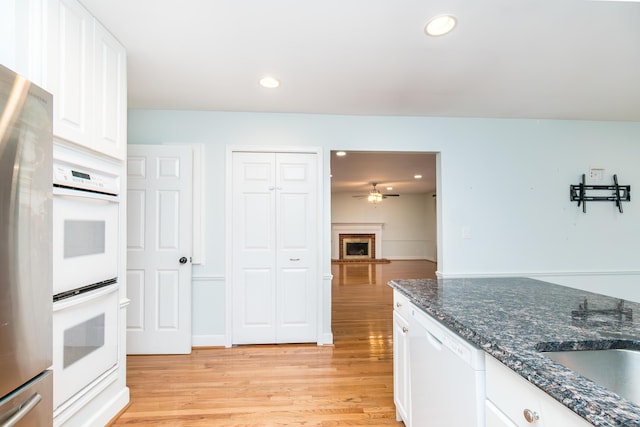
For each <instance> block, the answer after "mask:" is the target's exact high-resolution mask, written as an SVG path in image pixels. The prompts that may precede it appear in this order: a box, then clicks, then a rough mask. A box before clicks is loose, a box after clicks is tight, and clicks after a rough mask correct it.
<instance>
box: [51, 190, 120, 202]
mask: <svg viewBox="0 0 640 427" xmlns="http://www.w3.org/2000/svg"><path fill="white" fill-rule="evenodd" d="M53 195H54V196H56V197H73V198H78V199H94V200H104V201H106V202H111V203H118V196H112V195H109V194H101V193H94V192H91V191H82V190H72V189H69V188H60V187H53Z"/></svg>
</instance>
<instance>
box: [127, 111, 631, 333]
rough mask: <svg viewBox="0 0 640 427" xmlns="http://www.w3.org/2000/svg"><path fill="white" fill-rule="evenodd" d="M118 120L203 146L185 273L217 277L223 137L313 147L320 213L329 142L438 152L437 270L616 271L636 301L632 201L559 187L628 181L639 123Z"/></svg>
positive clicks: (245, 117) (235, 117)
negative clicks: (579, 196)
mask: <svg viewBox="0 0 640 427" xmlns="http://www.w3.org/2000/svg"><path fill="white" fill-rule="evenodd" d="M128 126H129V131H128V132H129V143H130V144H162V143H201V144H204V145H205V146H206V148H205V153H206V171H205V173H206V194H207V195H208V196H207V199H206V200H205V206H206V234H207V235H206V239H205V240H206V256H207V263H206V265H202V266H194V276H195V277H199V276H204V277H223V276H224V268H225V253H224V248H225V246H224V239H223V236H224V235H225V234H224V212H225V207H224V198H223V194H224V191H225V153H226V151H225V150H226V146H227V145H258V146H274V145H293V146H301V145H310V146H317V147H322V148H323V149H324V151H325V152H324V156H325V159H324V160H325V161H324V168H325V175H326V178H325V187H326V188H325V191H324V193H325V194H324V199H325V203H326V207H325V209H327V212H329V211H328V207H329V206H330V188H329V185H328V183H329V181H328V179H329V178H328V174H329V170H328V168H329V164H330V163H329V157H328V156H329V151H330V150H336V149H344V150H367V151H377V150H380V151H430V152H440V159H439V166H440V171H439V173H440V176H439V179H438V185H439V188H438V203H439V205H438V209H439V211H438V212H439V214H438V216H439V220H440V223H439V225H438V230H439V234H440V238H441V244H440V247H439V252H438V257H439V266H438V267H439V270H440V272H441V273H442V274H444V275H445V276H447V275H448V276H454V275H479V274H482V275H504V274H519V275H534V276H535V275H539V274H549V275H550V276H553V277H554V278H558V279H557V280H556V281H558V282H562V281H563V280H562V277H568V278H572V280H566V282H567V283H569V282H570V283H569V284H571V285H572V286H579V282H580V281H579V280H578V283H577V284H576V282H575V280H573V279H575V277H580V275H581V274H587V275H588V276H589V277H591V276H593V275H598V277H599V279H598V280H597V283H595V285H594V284H591V285H590V286H591V287H592V288H593V287H595V288H596V289H597V290H599V291H601V292H603V293H607V291H608V290H609V289H610V288H614V287H613V286H610V285H609V284H610V283H613V282H617V281H620V280H623V281H624V283H623V284H622V285H619V284H618V285H616V286H615V289H616V291H615V292H620V291H619V290H618V289H619V288H620V287H622V288H623V289H624V291H623V292H625V293H626V294H625V295H626V296H627V297H629V296H630V297H632V298H635V299H636V300H640V283H638V284H636V283H637V278H638V275H639V274H640V207H639V206H638V204H637V202H635V201H633V200H632V201H631V202H630V203H625V204H624V210H625V212H624V214H620V213H618V212H617V211H616V209H615V206H614V205H613V203H591V204H589V205H588V206H587V214H583V213H582V210H581V209H579V208H577V206H576V204H575V203H571V202H569V185H570V184H577V183H578V180H579V177H580V175H581V174H582V173H588V170H589V168H590V167H602V168H605V169H606V172H605V183H608V182H610V181H611V175H612V174H613V173H616V174H618V178H619V182H620V184H630V185H632V187H633V188H638V185H639V184H640V168H639V167H638V160H639V159H640V123H637V122H633V123H631V122H586V121H559V120H558V121H554V120H516V119H462V118H422V117H364V116H331V115H301V114H270V113H225V112H206V111H156V110H130V111H129V121H128ZM327 217H329V215H328V213H327ZM329 222H330V219H328V220H327V224H323V229H324V232H325V234H326V239H327V244H326V248H325V254H326V258H327V260H328V259H329V258H330V243H329V242H330V225H329ZM463 229H464V230H467V231H468V234H469V235H470V238H468V239H464V238H463V233H462V230H463ZM329 266H330V263H329V262H326V264H325V266H324V269H325V271H324V272H323V273H324V274H329V273H330V270H329ZM601 274H604V276H600V275H601ZM194 316H196V317H197V316H198V315H194ZM206 316H209V317H207V318H206V323H207V324H209V325H210V326H209V327H208V330H207V331H208V332H211V333H212V334H215V333H219V332H220V331H222V330H223V329H224V325H222V326H221V325H220V324H219V319H218V320H217V321H211V317H210V316H216V314H206ZM221 319H222V317H221ZM202 322H204V320H203V321H202ZM202 322H200V321H198V320H197V319H195V317H194V323H198V324H200V323H202ZM196 327H197V326H194V328H196ZM203 333H205V332H203Z"/></svg>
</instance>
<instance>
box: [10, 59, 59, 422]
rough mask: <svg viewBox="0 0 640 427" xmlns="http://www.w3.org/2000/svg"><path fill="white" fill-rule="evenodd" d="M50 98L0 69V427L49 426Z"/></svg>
mask: <svg viewBox="0 0 640 427" xmlns="http://www.w3.org/2000/svg"><path fill="white" fill-rule="evenodd" d="M52 144H53V143H52V96H51V94H49V93H48V92H46V91H44V90H42V89H41V88H39V87H37V86H36V85H34V84H32V83H31V82H29V81H28V80H25V79H24V78H22V77H21V76H19V75H17V74H15V73H13V72H12V71H10V70H9V69H7V68H5V67H3V66H1V65H0V426H2V427H5V426H7V427H8V426H21V427H23V426H24V427H26V426H29V427H30V426H37V427H40V426H50V425H52V424H53V403H52V394H53V388H52V383H53V382H52V378H53V375H52V373H51V371H49V370H47V369H48V368H49V367H50V366H51V357H52V342H51V341H52V321H51V318H52V278H51V274H52V256H51V247H52V244H51V235H52V230H51V227H52V219H51V206H52V199H51V197H52V175H53V173H52V163H51V156H52Z"/></svg>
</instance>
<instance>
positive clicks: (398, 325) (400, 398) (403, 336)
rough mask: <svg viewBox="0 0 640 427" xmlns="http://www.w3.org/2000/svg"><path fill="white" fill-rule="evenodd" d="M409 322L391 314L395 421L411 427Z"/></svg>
mask: <svg viewBox="0 0 640 427" xmlns="http://www.w3.org/2000/svg"><path fill="white" fill-rule="evenodd" d="M408 333H409V322H408V321H407V319H405V318H404V317H402V316H401V315H400V313H399V312H398V311H397V310H395V311H394V312H393V400H394V403H395V404H396V420H397V421H404V424H405V426H406V427H410V426H411V420H410V419H409V415H410V413H411V410H410V408H409V405H410V402H411V398H410V383H409V377H410V376H409V340H408V338H407V334H408Z"/></svg>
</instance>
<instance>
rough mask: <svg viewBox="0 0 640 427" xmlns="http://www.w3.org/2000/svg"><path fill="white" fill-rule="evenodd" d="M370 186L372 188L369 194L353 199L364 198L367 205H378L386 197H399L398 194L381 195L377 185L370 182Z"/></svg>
mask: <svg viewBox="0 0 640 427" xmlns="http://www.w3.org/2000/svg"><path fill="white" fill-rule="evenodd" d="M371 185H372V186H373V188H372V189H371V191H369V194H360V195H357V196H353V197H358V198H362V197H366V198H367V201H368V202H369V203H379V202H381V201H382V199H386V198H387V197H400V195H399V194H387V193H381V192H380V190H378V189H377V188H376V185H378V183H377V182H372V183H371Z"/></svg>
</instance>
